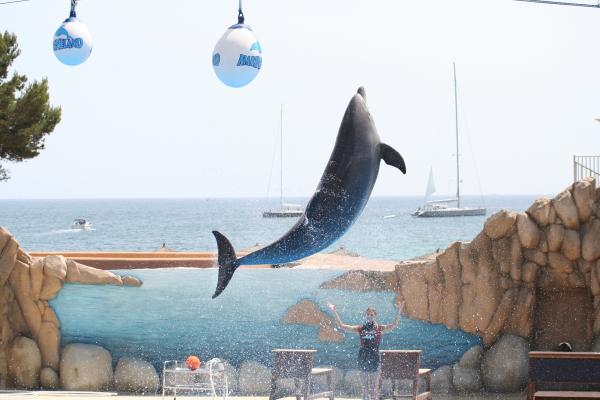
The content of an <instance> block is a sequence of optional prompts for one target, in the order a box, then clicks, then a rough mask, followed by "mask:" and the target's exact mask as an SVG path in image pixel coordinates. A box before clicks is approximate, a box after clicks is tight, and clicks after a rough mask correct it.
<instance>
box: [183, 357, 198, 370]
mask: <svg viewBox="0 0 600 400" xmlns="http://www.w3.org/2000/svg"><path fill="white" fill-rule="evenodd" d="M185 365H186V366H187V367H188V368H189V369H191V370H192V371H193V370H195V369H198V368H200V358H198V357H196V356H189V357H188V358H187V360H185Z"/></svg>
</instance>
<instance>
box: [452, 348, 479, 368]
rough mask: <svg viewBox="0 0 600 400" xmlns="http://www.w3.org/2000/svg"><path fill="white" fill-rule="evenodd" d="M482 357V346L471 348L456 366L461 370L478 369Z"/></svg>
mask: <svg viewBox="0 0 600 400" xmlns="http://www.w3.org/2000/svg"><path fill="white" fill-rule="evenodd" d="M482 355H483V347H482V346H473V347H471V348H470V349H469V350H467V351H466V352H465V354H463V355H462V357H461V358H460V361H459V362H458V365H459V366H461V367H463V368H473V369H479V366H480V364H481V357H482Z"/></svg>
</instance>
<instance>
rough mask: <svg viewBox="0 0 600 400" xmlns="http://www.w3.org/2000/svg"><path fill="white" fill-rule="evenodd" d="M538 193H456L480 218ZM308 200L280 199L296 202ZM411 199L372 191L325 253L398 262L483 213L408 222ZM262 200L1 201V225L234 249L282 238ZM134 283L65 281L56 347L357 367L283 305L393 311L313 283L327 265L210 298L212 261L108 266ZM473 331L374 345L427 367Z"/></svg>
mask: <svg viewBox="0 0 600 400" xmlns="http://www.w3.org/2000/svg"><path fill="white" fill-rule="evenodd" d="M537 197H538V196H489V197H485V198H483V199H481V198H474V197H473V198H471V197H466V198H465V199H464V203H465V204H466V205H477V204H481V203H484V204H485V206H486V207H487V208H488V216H489V215H491V214H492V213H494V212H496V211H498V210H500V209H502V208H508V209H512V210H516V211H522V210H525V209H527V208H528V207H529V205H530V204H531V203H532V202H533V200H534V199H535V198H537ZM306 200H307V199H301V198H299V199H289V200H288V201H290V202H296V203H299V204H303V203H305V202H306ZM421 203H422V198H418V197H414V198H412V197H399V198H393V197H375V198H372V199H371V200H370V201H369V203H368V205H367V207H366V209H365V210H364V212H363V214H362V215H361V217H360V218H359V220H358V221H357V222H356V223H355V225H354V226H352V228H351V229H350V230H349V231H348V232H347V234H346V235H345V236H344V237H342V238H341V239H340V240H339V241H338V242H337V243H335V244H334V245H332V246H331V248H330V249H327V250H325V251H332V250H337V249H339V248H340V247H343V248H344V249H346V250H348V251H351V252H355V253H358V254H360V255H362V256H366V257H370V258H378V259H389V260H403V259H409V258H412V257H415V256H419V255H423V254H427V253H431V252H433V251H435V250H437V249H444V248H445V247H446V246H448V245H449V244H450V243H452V242H454V241H456V240H462V241H468V240H471V239H472V238H473V237H474V236H475V235H477V233H479V232H480V231H481V229H482V227H483V223H484V221H485V219H486V217H457V218H435V219H426V218H416V217H412V216H411V215H410V213H411V212H412V211H414V209H416V207H418V206H419V205H420V204H421ZM276 207H277V201H274V200H270V199H114V200H113V199H103V200H0V225H1V226H4V227H5V228H7V229H8V230H9V231H10V232H12V234H13V235H14V236H15V237H16V238H17V239H18V241H19V242H20V244H21V245H22V246H23V247H24V248H25V249H26V250H29V251H75V250H81V251H85V250H88V251H154V250H158V249H159V248H160V247H161V246H162V245H163V244H165V245H166V246H167V247H169V248H171V249H173V250H176V251H216V244H215V242H214V238H213V236H212V234H211V231H212V230H219V231H220V232H222V233H223V234H225V235H226V236H227V237H228V238H229V239H230V240H231V242H232V243H233V245H234V246H235V247H236V248H237V249H244V248H248V247H251V246H254V245H256V244H260V245H266V244H269V243H270V242H271V241H273V240H275V239H277V238H278V237H279V236H280V235H282V234H284V233H285V232H286V231H287V230H288V229H290V227H291V226H292V225H293V224H294V223H295V219H294V218H263V217H262V215H261V213H262V211H264V210H267V209H269V208H276ZM74 218H85V219H88V220H89V221H91V222H92V224H93V229H92V230H86V231H81V230H73V229H70V224H71V221H72V220H73V219H74ZM114 272H115V273H117V274H129V275H133V276H136V277H138V278H139V279H141V280H142V281H143V285H142V286H141V287H114V286H98V285H92V286H86V285H80V284H65V286H64V287H63V289H62V290H61V291H60V293H59V294H58V296H57V297H56V298H55V299H53V300H51V302H50V304H51V305H52V307H53V308H54V310H55V311H56V313H57V315H58V318H59V320H60V323H61V332H62V345H63V346H64V345H67V344H69V343H92V344H97V345H100V346H103V347H105V348H107V349H108V350H110V352H111V354H112V355H113V361H114V362H116V360H117V359H118V358H120V357H122V356H132V357H141V358H144V359H147V360H149V361H151V362H152V363H153V364H154V365H155V367H156V368H157V369H159V370H160V369H161V368H162V363H163V362H164V361H166V360H177V359H179V360H181V359H185V358H186V357H187V356H188V355H190V354H194V355H198V356H200V357H201V358H202V359H204V360H207V359H209V358H213V357H218V358H221V359H225V360H227V361H228V362H229V363H230V364H232V365H234V366H239V365H241V364H242V363H244V362H246V361H258V362H260V363H263V364H264V365H267V366H269V365H271V362H272V352H271V350H273V349H275V348H311V349H316V350H317V355H316V363H317V364H319V365H333V366H336V367H339V368H342V369H346V370H347V369H353V368H356V353H357V348H358V339H357V337H356V335H355V334H349V333H346V334H345V336H344V339H343V340H342V341H341V342H333V343H332V342H323V341H321V340H319V338H318V327H315V326H306V325H300V324H285V323H283V321H282V320H283V318H284V316H285V315H286V313H287V311H288V310H289V309H290V308H291V307H293V306H294V305H296V304H298V303H299V302H301V301H304V300H309V301H312V302H314V303H315V304H316V305H317V307H318V308H319V309H321V310H322V311H323V312H325V313H328V312H329V311H328V309H327V307H326V304H327V303H328V302H331V303H334V304H336V305H337V306H338V310H339V312H340V314H341V316H342V319H343V320H344V322H346V323H350V324H360V323H361V322H362V320H363V315H364V310H365V309H366V307H368V306H375V307H376V308H377V310H378V321H379V322H382V323H389V322H392V321H393V319H394V317H395V312H396V309H395V308H394V298H395V294H394V293H393V292H363V293H356V292H348V291H343V290H337V289H321V288H320V285H321V284H322V283H323V282H326V281H328V280H330V279H333V278H335V277H336V276H339V275H340V274H341V273H342V272H340V271H335V270H328V269H317V270H294V269H293V268H283V269H281V268H280V269H242V270H239V271H237V272H236V275H235V276H234V278H233V279H232V281H231V283H230V285H229V286H228V288H227V290H225V292H224V293H223V294H222V295H221V296H219V297H218V298H217V299H214V300H213V299H211V295H212V293H213V291H214V287H215V282H216V278H217V270H216V269H212V268H211V269H186V268H181V269H179V268H178V269H156V270H148V269H140V270H128V271H114ZM479 344H481V339H480V338H479V337H478V336H475V335H471V334H468V333H465V332H462V331H460V330H450V329H448V328H446V327H445V326H443V325H440V324H431V323H428V322H424V321H417V320H411V319H409V318H403V319H402V323H401V325H400V327H399V328H398V329H396V330H395V331H393V332H392V333H389V334H386V335H384V338H383V342H382V348H389V349H420V350H422V351H423V353H422V361H421V362H422V365H424V366H425V367H428V368H437V367H439V366H442V365H450V364H452V363H454V362H456V361H458V360H459V359H460V357H461V356H462V354H463V353H464V352H465V351H466V350H468V349H469V348H471V347H472V346H475V345H479Z"/></svg>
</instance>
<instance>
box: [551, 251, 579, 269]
mask: <svg viewBox="0 0 600 400" xmlns="http://www.w3.org/2000/svg"><path fill="white" fill-rule="evenodd" d="M548 264H549V265H550V268H552V271H553V272H557V273H567V274H570V273H571V272H573V261H571V260H569V259H567V258H566V257H565V256H563V255H562V254H561V253H548Z"/></svg>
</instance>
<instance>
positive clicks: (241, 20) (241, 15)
mask: <svg viewBox="0 0 600 400" xmlns="http://www.w3.org/2000/svg"><path fill="white" fill-rule="evenodd" d="M243 23H244V12H243V11H242V0H238V24H243Z"/></svg>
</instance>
